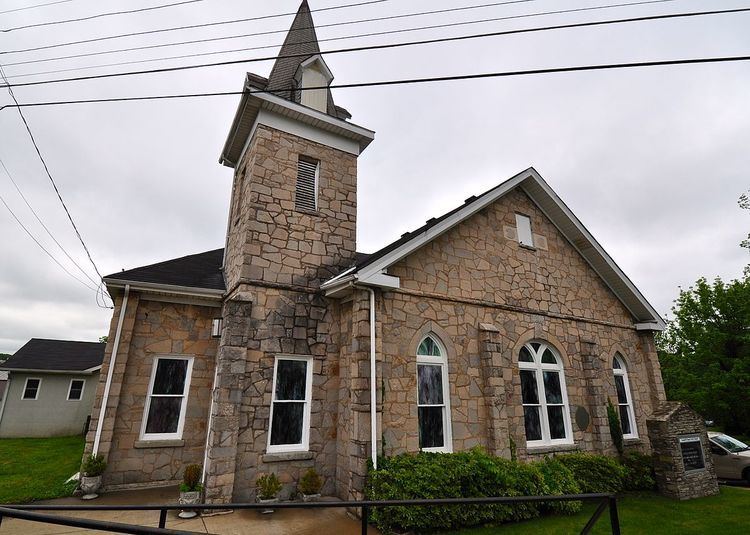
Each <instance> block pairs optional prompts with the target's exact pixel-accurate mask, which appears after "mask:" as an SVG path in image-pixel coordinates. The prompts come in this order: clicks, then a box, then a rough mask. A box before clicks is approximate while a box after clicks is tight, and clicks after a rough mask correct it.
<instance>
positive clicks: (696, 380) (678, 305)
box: [658, 273, 750, 434]
mask: <svg viewBox="0 0 750 535" xmlns="http://www.w3.org/2000/svg"><path fill="white" fill-rule="evenodd" d="M672 311H673V313H674V316H675V317H674V320H672V321H671V322H670V323H669V325H668V326H667V329H666V330H665V331H664V333H662V334H661V335H660V336H659V338H658V344H659V349H660V351H659V360H660V362H661V366H662V376H663V378H664V386H665V388H666V391H667V397H668V398H669V399H674V400H679V401H685V402H687V403H688V404H689V405H690V406H691V407H692V408H693V409H695V410H697V411H698V412H699V413H701V414H703V416H704V417H706V418H710V419H713V420H715V421H716V422H717V423H718V424H720V425H721V426H723V427H724V429H725V430H726V431H727V432H728V433H742V434H744V433H747V432H748V431H750V404H749V403H748V392H750V277H749V276H748V275H747V273H746V274H745V276H744V277H743V278H741V279H739V280H733V281H731V282H728V283H725V282H723V281H722V280H721V279H719V278H717V279H716V280H714V281H713V283H709V282H708V281H707V280H706V279H705V278H701V279H699V280H698V281H697V282H696V283H695V285H694V286H692V287H690V288H689V289H687V290H680V296H679V297H678V298H677V301H676V302H675V306H674V308H673V309H672Z"/></svg>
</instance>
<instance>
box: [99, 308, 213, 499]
mask: <svg viewBox="0 0 750 535" xmlns="http://www.w3.org/2000/svg"><path fill="white" fill-rule="evenodd" d="M131 303H133V301H131ZM135 306H137V312H135V317H134V324H133V327H132V334H131V335H130V337H129V338H130V339H129V341H126V340H125V339H123V340H122V341H121V355H120V356H118V367H120V365H122V366H124V373H123V375H122V376H121V377H119V378H116V379H115V380H114V381H113V383H112V390H111V394H110V396H111V395H112V394H117V395H118V397H119V403H118V405H117V410H116V416H115V417H114V419H113V424H114V425H113V430H112V439H111V440H112V442H111V449H110V450H109V452H108V467H107V471H106V472H105V474H104V485H105V487H107V488H110V489H111V488H116V487H121V486H130V485H136V486H137V485H158V484H164V483H172V482H175V481H177V480H180V479H181V478H182V469H183V468H184V466H185V465H187V464H192V463H195V464H201V465H202V464H203V452H204V445H205V440H206V426H207V417H208V410H209V396H210V392H211V387H212V383H213V374H214V360H215V356H216V350H217V346H218V342H217V340H215V339H213V338H211V322H212V320H213V318H214V317H216V316H217V312H216V311H217V310H218V309H215V308H211V307H205V306H196V305H185V304H173V303H164V302H156V301H147V300H145V298H143V297H142V298H141V300H140V302H138V300H136V301H135ZM115 312H117V311H115ZM116 316H117V313H116V314H115V317H116ZM110 340H112V336H110ZM122 353H127V358H126V359H125V358H122V360H120V359H121V357H122ZM159 355H185V356H192V357H193V358H194V360H193V371H192V377H191V381H190V390H189V394H188V403H187V408H186V411H187V412H186V417H185V426H184V432H183V437H182V441H180V442H179V443H178V444H174V443H172V442H170V444H171V445H170V446H169V447H164V444H160V443H158V442H144V441H141V440H140V432H141V425H142V422H143V418H144V406H145V402H146V396H147V394H148V385H149V380H150V377H151V372H152V369H153V363H154V359H155V357H157V356H159ZM125 364H127V365H126V366H125ZM102 377H106V370H105V369H104V368H103V370H102ZM110 399H111V397H110ZM107 423H108V424H109V422H107ZM92 429H95V427H94V424H93V422H92Z"/></svg>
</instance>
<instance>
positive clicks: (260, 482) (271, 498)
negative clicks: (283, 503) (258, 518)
mask: <svg viewBox="0 0 750 535" xmlns="http://www.w3.org/2000/svg"><path fill="white" fill-rule="evenodd" d="M255 484H256V486H257V487H258V503H261V504H272V503H278V501H279V498H278V495H279V492H280V491H281V481H279V478H278V477H277V476H276V474H263V475H262V476H259V477H258V479H257V480H256V482H255ZM262 513H263V514H264V515H265V514H269V513H273V509H264V510H263V511H262Z"/></svg>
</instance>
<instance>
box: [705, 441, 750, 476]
mask: <svg viewBox="0 0 750 535" xmlns="http://www.w3.org/2000/svg"><path fill="white" fill-rule="evenodd" d="M708 440H709V442H710V443H711V457H713V460H714V467H715V468H716V476H717V477H720V478H723V479H744V480H745V481H747V482H748V483H750V446H748V445H747V444H745V443H744V442H741V441H739V440H737V439H736V438H733V437H730V436H729V435H725V434H724V433H716V432H713V431H709V433H708Z"/></svg>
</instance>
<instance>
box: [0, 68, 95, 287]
mask: <svg viewBox="0 0 750 535" xmlns="http://www.w3.org/2000/svg"><path fill="white" fill-rule="evenodd" d="M0 76H2V78H3V80H5V82H6V84H7V80H6V79H5V72H4V71H3V68H2V66H0ZM8 92H9V93H10V96H11V98H12V99H13V102H15V105H16V108H17V109H18V114H19V115H20V116H21V120H22V121H23V124H24V126H25V127H26V132H28V134H29V138H30V139H31V143H32V144H33V145H34V149H35V150H36V154H37V156H39V160H40V161H41V162H42V166H43V167H44V171H45V172H46V173H47V177H48V178H49V181H50V183H51V184H52V187H53V188H54V190H55V193H56V194H57V198H58V199H59V200H60V204H62V207H63V209H64V210H65V214H66V215H67V216H68V220H69V221H70V224H71V225H72V226H73V230H75V233H76V236H77V237H78V241H80V242H81V245H82V246H83V250H84V251H86V256H88V259H89V262H91V265H92V266H94V271H96V275H97V276H98V277H99V279H100V280H101V279H102V274H101V273H100V272H99V268H98V267H96V263H95V262H94V259H93V258H92V257H91V252H90V251H89V248H88V247H87V246H86V242H84V241H83V237H82V236H81V233H80V232H79V230H78V227H77V226H76V224H75V221H73V216H72V215H71V214H70V210H68V206H67V205H66V204H65V201H64V200H63V198H62V195H61V194H60V190H59V189H58V188H57V184H56V183H55V179H54V178H52V173H51V172H50V170H49V167H48V166H47V162H46V160H45V159H44V156H42V151H41V150H39V145H38V144H37V142H36V138H35V137H34V134H33V133H32V131H31V127H30V126H29V123H28V121H27V120H26V116H25V115H24V114H23V110H21V107H22V106H21V104H19V102H18V99H16V95H15V94H14V93H13V89H12V88H11V87H9V86H8Z"/></svg>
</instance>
